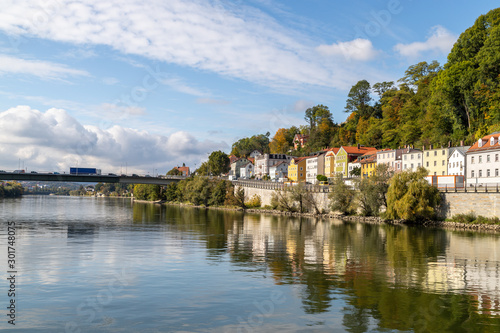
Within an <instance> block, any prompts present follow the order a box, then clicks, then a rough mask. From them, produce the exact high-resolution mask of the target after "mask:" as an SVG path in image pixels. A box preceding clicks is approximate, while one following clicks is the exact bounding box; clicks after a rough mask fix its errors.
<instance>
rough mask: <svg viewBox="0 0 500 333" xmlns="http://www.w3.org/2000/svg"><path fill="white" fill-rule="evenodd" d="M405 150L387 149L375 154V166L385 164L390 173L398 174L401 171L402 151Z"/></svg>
mask: <svg viewBox="0 0 500 333" xmlns="http://www.w3.org/2000/svg"><path fill="white" fill-rule="evenodd" d="M404 150H405V149H387V150H380V151H378V152H377V165H380V164H385V165H387V167H388V168H389V170H390V171H394V172H400V171H401V170H402V169H403V164H402V163H401V159H402V155H403V151H404Z"/></svg>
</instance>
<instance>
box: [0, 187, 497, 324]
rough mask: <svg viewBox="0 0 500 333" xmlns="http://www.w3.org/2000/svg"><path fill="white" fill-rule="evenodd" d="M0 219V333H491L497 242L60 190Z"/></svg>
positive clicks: (11, 203) (473, 235) (14, 205)
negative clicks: (68, 193)
mask: <svg viewBox="0 0 500 333" xmlns="http://www.w3.org/2000/svg"><path fill="white" fill-rule="evenodd" d="M0 221H1V222H0V223H1V224H0V263H1V264H0V269H1V271H0V274H1V276H2V282H1V283H0V295H1V296H0V308H1V309H3V310H1V314H2V315H1V316H0V318H1V319H0V320H1V322H0V328H3V329H12V330H13V331H14V330H15V331H19V332H500V235H499V234H493V233H484V232H461V231H451V230H441V229H425V228H416V227H407V226H392V225H370V224H362V223H353V222H342V221H340V220H333V219H330V220H328V219H326V220H323V219H311V218H298V217H294V218H291V217H284V216H273V215H259V214H243V213H241V212H233V211H223V210H204V209H196V208H185V207H178V206H160V205H153V204H141V203H135V204H132V203H131V201H130V200H129V199H112V198H82V197H57V196H25V197H23V198H21V199H4V200H0ZM9 224H10V226H11V228H10V229H9ZM12 227H15V229H14V228H12ZM9 231H10V232H9ZM9 235H10V236H11V237H15V239H14V238H11V239H10V240H9ZM12 240H14V241H13V242H12V243H11V244H10V245H13V246H10V245H9V241H12ZM9 247H10V248H9ZM8 260H14V262H9V261H8ZM9 263H10V264H12V265H13V266H12V267H9V266H8V265H9ZM12 272H14V273H12ZM9 279H10V280H9ZM12 287H13V288H14V290H15V292H14V294H15V295H12V293H13V292H12V291H11V292H9V290H12ZM9 294H10V296H9ZM12 301H14V302H12ZM11 304H14V306H15V308H14V309H13V308H12V305H11ZM9 307H10V309H9ZM12 310H13V311H12ZM9 315H10V316H9ZM9 321H11V322H10V323H9ZM13 323H14V324H15V325H13Z"/></svg>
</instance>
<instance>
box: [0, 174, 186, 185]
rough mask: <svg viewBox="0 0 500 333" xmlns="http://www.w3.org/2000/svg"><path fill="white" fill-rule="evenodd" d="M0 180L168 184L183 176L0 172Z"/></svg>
mask: <svg viewBox="0 0 500 333" xmlns="http://www.w3.org/2000/svg"><path fill="white" fill-rule="evenodd" d="M0 179H1V180H17V181H40V182H42V181H43V182H71V183H121V184H152V185H168V184H170V183H176V182H179V181H181V180H183V179H186V177H185V176H161V177H142V176H125V175H121V176H117V175H71V174H52V173H16V172H1V173H0Z"/></svg>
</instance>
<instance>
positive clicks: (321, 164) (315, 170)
mask: <svg viewBox="0 0 500 333" xmlns="http://www.w3.org/2000/svg"><path fill="white" fill-rule="evenodd" d="M324 170H325V154H318V155H316V156H309V158H308V159H307V162H306V182H307V183H310V184H316V183H317V180H318V179H317V178H316V177H317V176H318V175H322V174H323V172H324Z"/></svg>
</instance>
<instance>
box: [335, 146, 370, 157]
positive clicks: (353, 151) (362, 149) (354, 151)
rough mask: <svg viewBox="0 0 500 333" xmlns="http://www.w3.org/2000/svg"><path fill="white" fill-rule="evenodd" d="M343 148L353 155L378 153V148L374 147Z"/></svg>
mask: <svg viewBox="0 0 500 333" xmlns="http://www.w3.org/2000/svg"><path fill="white" fill-rule="evenodd" d="M341 148H344V150H345V152H346V153H348V154H353V155H363V154H364V153H366V152H369V151H375V152H376V151H377V148H374V147H359V148H358V147H357V146H354V147H349V146H342V147H341Z"/></svg>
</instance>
